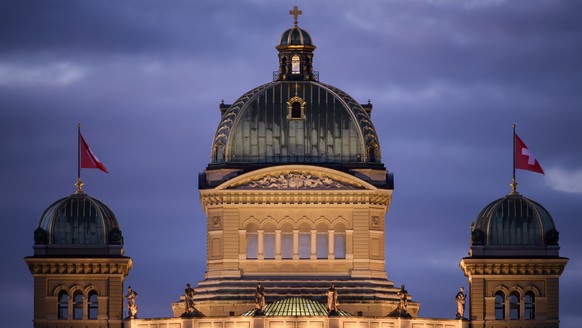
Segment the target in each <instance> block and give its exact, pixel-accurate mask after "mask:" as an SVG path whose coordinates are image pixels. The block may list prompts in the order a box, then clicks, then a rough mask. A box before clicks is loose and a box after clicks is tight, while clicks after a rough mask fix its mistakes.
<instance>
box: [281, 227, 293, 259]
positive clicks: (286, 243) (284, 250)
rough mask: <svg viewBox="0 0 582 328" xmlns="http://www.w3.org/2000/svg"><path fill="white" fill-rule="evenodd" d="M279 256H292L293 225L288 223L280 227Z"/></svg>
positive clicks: (287, 257)
mask: <svg viewBox="0 0 582 328" xmlns="http://www.w3.org/2000/svg"><path fill="white" fill-rule="evenodd" d="M281 258H282V259H292V258H293V226H292V225H291V224H289V223H286V224H284V225H283V227H281Z"/></svg>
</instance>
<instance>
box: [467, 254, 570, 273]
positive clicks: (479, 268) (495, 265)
mask: <svg viewBox="0 0 582 328" xmlns="http://www.w3.org/2000/svg"><path fill="white" fill-rule="evenodd" d="M494 261H495V260H492V259H487V260H486V262H485V261H483V260H481V261H479V260H477V259H463V260H461V263H459V265H460V267H461V269H463V272H464V273H465V276H469V275H472V276H474V275H561V274H562V272H563V271H564V267H565V266H566V263H567V262H568V260H567V259H564V258H561V259H549V260H533V259H532V260H527V259H520V260H514V261H511V262H510V261H508V260H502V261H503V262H501V261H499V260H498V261H497V262H494ZM538 261H544V262H538Z"/></svg>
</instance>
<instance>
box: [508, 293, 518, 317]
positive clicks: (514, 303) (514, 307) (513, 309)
mask: <svg viewBox="0 0 582 328" xmlns="http://www.w3.org/2000/svg"><path fill="white" fill-rule="evenodd" d="M509 319H510V320H519V295H518V294H511V295H510V296H509Z"/></svg>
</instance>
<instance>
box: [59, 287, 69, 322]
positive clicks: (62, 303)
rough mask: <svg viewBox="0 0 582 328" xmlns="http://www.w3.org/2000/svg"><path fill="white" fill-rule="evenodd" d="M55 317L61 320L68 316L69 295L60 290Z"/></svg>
mask: <svg viewBox="0 0 582 328" xmlns="http://www.w3.org/2000/svg"><path fill="white" fill-rule="evenodd" d="M57 317H58V318H59V319H62V320H66V319H68V318H69V295H67V292H66V291H64V290H62V291H60V292H59V307H58V313H57Z"/></svg>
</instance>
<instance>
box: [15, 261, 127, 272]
mask: <svg viewBox="0 0 582 328" xmlns="http://www.w3.org/2000/svg"><path fill="white" fill-rule="evenodd" d="M25 261H26V263H27V264H28V268H29V270H30V273H32V274H122V275H127V274H128V272H129V270H130V269H131V268H132V267H133V262H132V261H131V259H130V258H123V259H107V258H104V259H94V260H89V261H87V260H82V261H79V260H78V259H77V260H71V259H62V258H48V259H47V258H32V257H29V258H26V259H25Z"/></svg>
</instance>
